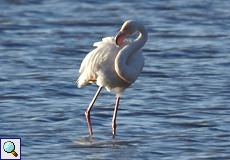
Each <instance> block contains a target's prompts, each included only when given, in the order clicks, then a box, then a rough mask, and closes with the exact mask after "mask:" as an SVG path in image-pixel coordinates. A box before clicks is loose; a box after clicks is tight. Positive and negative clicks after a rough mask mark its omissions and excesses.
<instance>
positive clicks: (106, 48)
mask: <svg viewBox="0 0 230 160" xmlns="http://www.w3.org/2000/svg"><path fill="white" fill-rule="evenodd" d="M135 32H139V36H138V38H137V39H135V40H134V41H132V42H128V41H126V40H125V38H126V37H127V36H129V35H132V34H133V33H135ZM147 37H148V33H147V31H146V30H145V28H144V26H142V25H141V24H140V23H138V22H136V21H132V20H129V21H126V22H125V23H124V24H123V25H122V27H121V29H120V31H119V33H118V34H117V36H116V37H115V38H113V37H106V38H103V39H102V41H100V42H96V43H94V47H96V48H95V49H94V50H92V51H91V52H90V53H88V54H87V55H86V57H85V58H84V60H83V61H82V63H81V66H80V70H79V72H80V76H79V78H78V80H77V83H78V87H79V88H80V87H83V86H87V85H90V84H93V83H96V84H97V85H98V86H99V88H98V91H97V92H96V94H95V96H94V98H93V100H92V101H91V103H90V104H89V107H88V108H87V110H86V112H85V115H86V120H87V123H88V128H89V133H90V135H92V134H93V132H92V126H91V122H90V111H91V109H92V107H93V104H94V102H95V101H96V99H97V97H98V95H99V93H100V91H101V89H102V87H105V88H106V89H107V90H108V91H113V92H114V93H115V94H116V97H117V99H116V105H115V109H114V114H113V120H112V130H113V131H112V133H113V136H115V134H116V117H117V110H118V105H119V101H120V96H121V95H122V93H123V92H124V91H125V89H126V88H127V87H129V86H130V85H131V84H132V83H134V82H135V81H136V79H137V78H138V76H139V75H140V73H141V71H142V69H143V66H144V57H143V55H142V51H141V47H142V46H144V44H145V43H146V41H147Z"/></svg>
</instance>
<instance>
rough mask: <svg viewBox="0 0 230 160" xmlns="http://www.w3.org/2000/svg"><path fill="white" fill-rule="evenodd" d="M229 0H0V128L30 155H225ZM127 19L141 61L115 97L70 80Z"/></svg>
mask: <svg viewBox="0 0 230 160" xmlns="http://www.w3.org/2000/svg"><path fill="white" fill-rule="evenodd" d="M229 8H230V3H229V1H228V0H226V1H218V0H204V1H200V0H193V1H189V0H185V1H179V0H177V1H167V0H159V1H147V0H144V1H117V2H115V1H113V2H110V1H90V0H88V1H74V0H68V1H64V0H50V1H45V0H41V1H36V0H24V1H22V0H2V1H1V2H0V10H1V12H0V35H1V36H0V64H1V72H0V88H1V91H0V107H1V112H0V115H1V116H0V137H21V138H22V158H23V160H27V159H28V160H29V159H48V158H52V159H56V160H64V159H86V160H88V159H164V160H169V159H170V160H171V159H172V160H174V159H178V160H180V159H181V160H192V159H205V160H206V159H207V160H210V159H218V160H222V159H226V160H227V159H230V153H229V151H230V125H229V124H230V105H229V104H230V81H229V80H230V72H229V67H230V54H229V51H230V41H229V40H230V36H229V35H230V30H229V27H230V11H229ZM127 19H136V20H138V21H141V22H142V23H143V24H144V25H145V26H146V28H147V30H148V32H149V39H148V42H147V44H146V45H145V47H144V56H145V60H146V63H145V67H144V70H143V72H142V74H141V75H140V77H139V79H138V80H137V81H136V83H135V84H133V85H132V87H130V88H129V89H127V90H126V92H125V94H124V95H123V97H122V99H121V104H120V108H119V111H118V119H117V125H118V128H117V137H116V138H115V139H113V138H112V137H111V119H112V114H113V107H114V103H115V98H114V95H113V94H110V93H107V92H106V91H105V90H103V91H102V94H101V95H100V97H99V98H98V101H97V102H96V104H95V108H94V109H93V111H92V113H91V114H92V123H93V124H92V125H93V131H94V135H93V137H92V138H89V137H88V129H87V125H86V121H85V117H84V111H85V109H86V107H87V106H88V104H89V102H90V101H91V99H92V97H93V95H94V93H95V92H96V90H97V87H96V86H90V87H87V88H84V89H78V88H77V87H76V85H75V80H76V78H77V77H78V69H79V65H80V62H81V61H82V59H83V57H84V56H85V55H86V54H87V53H88V52H89V51H90V50H92V44H93V42H95V41H99V40H100V39H101V38H102V37H106V36H114V35H115V34H116V33H117V31H118V29H119V28H120V26H121V24H122V23H123V22H124V21H125V20H127Z"/></svg>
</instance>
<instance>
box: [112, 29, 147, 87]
mask: <svg viewBox="0 0 230 160" xmlns="http://www.w3.org/2000/svg"><path fill="white" fill-rule="evenodd" d="M137 32H139V36H138V38H137V39H135V40H134V41H133V42H131V43H130V44H129V45H126V46H125V47H124V48H123V49H121V50H120V51H119V53H118V55H117V57H116V59H115V70H116V72H117V74H118V75H119V76H120V77H121V78H122V79H123V80H124V81H126V82H127V83H133V82H134V81H135V80H136V78H137V76H138V75H139V74H140V73H139V72H138V71H136V70H135V68H131V67H130V66H129V64H128V62H129V59H130V57H131V56H132V55H133V54H134V53H136V52H137V51H138V50H140V49H141V48H142V47H143V46H144V44H145V43H146V41H147V38H148V33H147V31H146V29H145V28H144V27H143V26H142V25H138V26H137ZM137 74H138V75H137Z"/></svg>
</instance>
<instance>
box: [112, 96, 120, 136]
mask: <svg viewBox="0 0 230 160" xmlns="http://www.w3.org/2000/svg"><path fill="white" fill-rule="evenodd" d="M119 101H120V97H117V99H116V104H115V108H114V112H113V119H112V134H113V138H114V137H115V136H116V128H117V124H116V119H117V111H118V106H119Z"/></svg>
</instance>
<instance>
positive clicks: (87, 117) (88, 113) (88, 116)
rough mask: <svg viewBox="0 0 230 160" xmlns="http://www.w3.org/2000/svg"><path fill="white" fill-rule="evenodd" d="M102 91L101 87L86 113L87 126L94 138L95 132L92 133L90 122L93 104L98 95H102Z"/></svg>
mask: <svg viewBox="0 0 230 160" xmlns="http://www.w3.org/2000/svg"><path fill="white" fill-rule="evenodd" d="M101 89H102V87H99V88H98V90H97V92H96V94H95V96H94V97H93V99H92V101H91V102H90V104H89V107H88V108H87V109H86V111H85V117H86V120H87V124H88V128H89V135H90V136H92V135H93V131H92V126H91V121H90V111H91V109H92V108H93V104H94V102H95V101H96V99H97V97H98V95H99V94H100V92H101Z"/></svg>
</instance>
